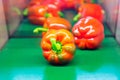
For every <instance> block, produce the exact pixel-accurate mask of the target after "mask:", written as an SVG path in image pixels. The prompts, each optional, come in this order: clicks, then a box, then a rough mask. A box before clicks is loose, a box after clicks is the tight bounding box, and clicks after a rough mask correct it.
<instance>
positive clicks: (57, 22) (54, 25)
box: [43, 17, 71, 30]
mask: <svg viewBox="0 0 120 80" xmlns="http://www.w3.org/2000/svg"><path fill="white" fill-rule="evenodd" d="M43 26H44V28H49V29H61V28H62V29H67V30H70V29H71V24H70V22H69V21H68V20H66V19H64V18H61V17H50V18H47V19H46V21H45V23H44V25H43Z"/></svg>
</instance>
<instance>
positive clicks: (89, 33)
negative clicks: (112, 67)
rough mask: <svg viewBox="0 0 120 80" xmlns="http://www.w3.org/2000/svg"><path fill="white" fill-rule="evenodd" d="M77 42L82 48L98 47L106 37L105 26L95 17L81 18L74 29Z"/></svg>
mask: <svg viewBox="0 0 120 80" xmlns="http://www.w3.org/2000/svg"><path fill="white" fill-rule="evenodd" d="M72 33H73V35H74V37H75V43H76V45H77V46H78V48H80V49H96V48H98V47H99V45H100V43H101V42H102V40H103V39H104V27H103V24H102V23H101V22H99V21H98V20H97V19H95V18H93V17H86V18H82V19H80V20H79V21H78V22H77V23H76V24H75V25H74V26H73V29H72Z"/></svg>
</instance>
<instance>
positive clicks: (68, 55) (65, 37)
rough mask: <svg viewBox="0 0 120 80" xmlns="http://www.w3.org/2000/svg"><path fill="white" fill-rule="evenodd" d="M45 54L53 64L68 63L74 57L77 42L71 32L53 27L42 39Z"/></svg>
mask: <svg viewBox="0 0 120 80" xmlns="http://www.w3.org/2000/svg"><path fill="white" fill-rule="evenodd" d="M40 45H41V48H42V50H43V56H44V57H45V59H46V60H47V61H48V62H50V63H52V64H66V63H68V62H70V61H71V60H72V59H73V57H74V51H75V48H76V47H75V44H74V37H73V35H72V33H71V32H69V31H68V30H65V29H59V30H55V29H51V30H48V32H47V33H46V34H45V35H44V37H43V38H42V40H41V44H40Z"/></svg>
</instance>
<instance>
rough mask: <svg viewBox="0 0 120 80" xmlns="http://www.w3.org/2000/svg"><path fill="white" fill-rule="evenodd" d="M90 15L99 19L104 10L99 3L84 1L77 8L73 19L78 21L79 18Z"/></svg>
mask: <svg viewBox="0 0 120 80" xmlns="http://www.w3.org/2000/svg"><path fill="white" fill-rule="evenodd" d="M87 16H91V17H94V18H96V19H97V20H99V21H100V22H102V21H103V19H104V10H103V9H102V7H101V6H100V5H99V4H92V3H84V4H81V6H80V7H79V8H78V14H77V15H76V16H75V17H74V19H73V20H74V21H78V20H79V19H80V18H84V17H87Z"/></svg>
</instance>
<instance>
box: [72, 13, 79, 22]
mask: <svg viewBox="0 0 120 80" xmlns="http://www.w3.org/2000/svg"><path fill="white" fill-rule="evenodd" d="M80 17H81V14H80V13H79V14H77V15H76V16H75V17H74V18H73V21H74V22H76V21H78V19H79V18H80Z"/></svg>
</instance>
